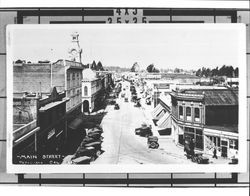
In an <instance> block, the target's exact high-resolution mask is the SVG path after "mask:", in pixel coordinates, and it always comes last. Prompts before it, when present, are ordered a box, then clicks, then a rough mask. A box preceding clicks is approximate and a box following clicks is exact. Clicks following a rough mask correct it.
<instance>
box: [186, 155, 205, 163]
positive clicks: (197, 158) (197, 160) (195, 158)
mask: <svg viewBox="0 0 250 196" xmlns="http://www.w3.org/2000/svg"><path fill="white" fill-rule="evenodd" d="M187 158H190V159H191V160H192V162H195V163H198V164H208V163H209V158H207V157H205V156H203V154H202V153H195V154H194V155H190V154H187Z"/></svg>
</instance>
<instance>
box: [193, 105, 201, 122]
mask: <svg viewBox="0 0 250 196" xmlns="http://www.w3.org/2000/svg"><path fill="white" fill-rule="evenodd" d="M194 120H195V121H196V122H199V121H200V109H199V108H195V109H194Z"/></svg>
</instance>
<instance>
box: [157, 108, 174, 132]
mask: <svg viewBox="0 0 250 196" xmlns="http://www.w3.org/2000/svg"><path fill="white" fill-rule="evenodd" d="M157 125H158V127H159V128H161V129H167V128H171V116H170V113H168V112H166V113H165V114H164V115H163V116H162V117H161V118H160V120H159V121H158V122H157Z"/></svg>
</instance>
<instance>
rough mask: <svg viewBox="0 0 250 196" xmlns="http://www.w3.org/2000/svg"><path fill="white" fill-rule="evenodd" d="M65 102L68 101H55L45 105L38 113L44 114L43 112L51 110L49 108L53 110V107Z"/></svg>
mask: <svg viewBox="0 0 250 196" xmlns="http://www.w3.org/2000/svg"><path fill="white" fill-rule="evenodd" d="M67 101H68V100H67V99H65V100H62V101H55V102H51V103H48V104H47V105H45V106H43V107H41V108H40V109H39V112H45V111H47V110H49V109H51V108H54V107H56V106H58V105H60V104H63V103H65V102H67Z"/></svg>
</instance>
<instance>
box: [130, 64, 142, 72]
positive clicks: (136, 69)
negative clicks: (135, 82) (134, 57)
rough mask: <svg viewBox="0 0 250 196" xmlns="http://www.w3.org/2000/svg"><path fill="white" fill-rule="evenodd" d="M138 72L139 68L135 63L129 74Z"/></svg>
mask: <svg viewBox="0 0 250 196" xmlns="http://www.w3.org/2000/svg"><path fill="white" fill-rule="evenodd" d="M139 70H140V67H139V65H138V63H137V62H135V63H134V64H133V66H132V67H131V69H130V71H131V72H138V71H139Z"/></svg>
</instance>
